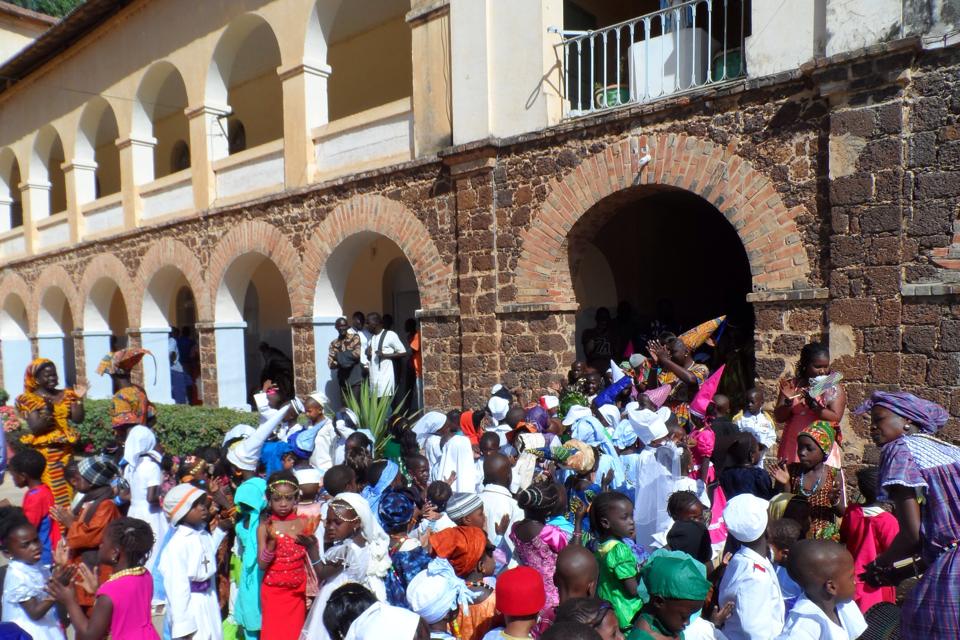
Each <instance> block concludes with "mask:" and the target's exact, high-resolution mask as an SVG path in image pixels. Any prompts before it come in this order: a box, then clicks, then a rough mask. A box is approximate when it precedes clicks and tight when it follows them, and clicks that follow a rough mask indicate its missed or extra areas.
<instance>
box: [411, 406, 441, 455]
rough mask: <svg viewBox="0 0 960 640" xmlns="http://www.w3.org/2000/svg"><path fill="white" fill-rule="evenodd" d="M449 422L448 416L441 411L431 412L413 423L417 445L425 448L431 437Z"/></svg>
mask: <svg viewBox="0 0 960 640" xmlns="http://www.w3.org/2000/svg"><path fill="white" fill-rule="evenodd" d="M446 422H447V416H446V415H445V414H443V413H440V412H439V411H430V412H428V413H425V414H423V416H422V417H421V418H420V419H419V420H417V421H416V422H414V423H413V432H414V433H415V434H417V444H419V445H420V446H421V447H423V443H424V442H426V441H427V438H429V437H430V436H431V435H433V434H434V433H436V431H437V429H439V428H440V427H442V426H443V425H444V424H446Z"/></svg>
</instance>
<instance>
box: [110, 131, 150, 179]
mask: <svg viewBox="0 0 960 640" xmlns="http://www.w3.org/2000/svg"><path fill="white" fill-rule="evenodd" d="M156 146H157V139H156V138H153V137H151V136H130V137H128V138H121V139H119V140H117V148H118V149H119V150H120V151H123V150H124V149H126V148H127V147H129V148H130V156H131V158H130V162H131V165H132V170H133V184H134V185H136V186H138V187H139V186H140V185H142V184H147V183H148V182H153V180H154V175H155V169H154V166H153V148H154V147H156Z"/></svg>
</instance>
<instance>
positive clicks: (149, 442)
mask: <svg viewBox="0 0 960 640" xmlns="http://www.w3.org/2000/svg"><path fill="white" fill-rule="evenodd" d="M156 446H157V436H155V435H154V434H153V431H151V430H150V429H149V428H148V427H145V426H143V425H142V424H138V425H136V426H135V427H133V428H131V429H130V431H129V432H127V440H126V442H124V444H123V459H124V460H126V461H127V464H128V465H129V468H130V469H131V470H134V469H136V468H137V466H138V465H139V464H140V459H141V458H140V455H141V454H143V453H146V452H147V451H151V450H152V449H153V448H154V447H156Z"/></svg>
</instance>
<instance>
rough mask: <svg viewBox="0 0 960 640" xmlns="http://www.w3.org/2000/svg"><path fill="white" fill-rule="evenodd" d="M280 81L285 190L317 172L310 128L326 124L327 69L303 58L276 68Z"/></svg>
mask: <svg viewBox="0 0 960 640" xmlns="http://www.w3.org/2000/svg"><path fill="white" fill-rule="evenodd" d="M277 73H278V74H279V75H280V81H281V82H282V83H283V167H284V182H285V184H286V187H287V188H288V189H290V188H293V187H301V186H303V185H306V184H309V183H310V182H312V181H313V179H314V176H315V174H316V171H317V161H316V152H315V150H314V145H313V129H314V128H315V127H319V126H320V125H322V124H326V122H327V121H328V119H329V116H328V111H327V78H329V77H330V73H331V69H330V67H329V66H328V65H326V64H322V63H318V62H308V61H304V62H301V63H300V64H297V65H293V66H291V67H287V68H284V69H279V70H278V71H277Z"/></svg>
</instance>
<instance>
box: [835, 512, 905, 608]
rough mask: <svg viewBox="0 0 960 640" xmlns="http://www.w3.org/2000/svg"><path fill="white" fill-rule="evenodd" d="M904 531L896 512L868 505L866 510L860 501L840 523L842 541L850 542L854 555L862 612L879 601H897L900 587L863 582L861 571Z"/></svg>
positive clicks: (858, 604)
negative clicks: (874, 585) (894, 514)
mask: <svg viewBox="0 0 960 640" xmlns="http://www.w3.org/2000/svg"><path fill="white" fill-rule="evenodd" d="M898 533H900V524H899V523H898V522H897V519H896V517H894V516H893V514H890V513H887V512H886V511H884V510H883V509H879V508H871V507H867V508H866V509H864V508H863V507H862V506H860V505H858V504H854V505H850V506H849V507H847V512H846V513H844V514H843V522H841V523H840V540H841V541H842V542H843V543H844V544H845V545H847V550H848V551H849V552H850V553H851V555H853V568H854V574H855V575H856V577H857V578H856V585H857V590H856V592H855V595H854V597H853V600H854V602H856V603H857V606H858V607H860V611H862V612H864V613H866V612H867V609H869V608H870V607H872V606H873V605H875V604H877V603H879V602H894V603H895V602H896V601H897V590H896V588H895V587H871V586H870V585H868V584H866V583H865V582H863V580H862V579H861V578H860V574H861V573H863V571H864V569H865V568H866V566H867V565H868V564H870V563H871V562H873V561H874V560H876V559H877V556H878V555H880V554H881V553H883V552H884V551H886V550H887V549H888V548H890V544H891V543H892V542H893V539H894V538H896V537H897V534H898Z"/></svg>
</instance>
